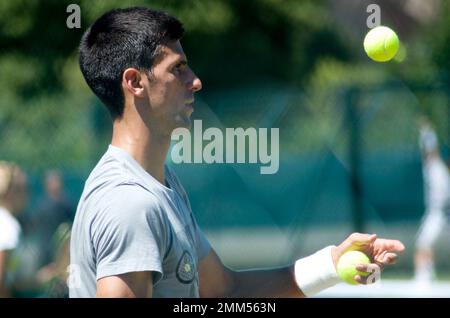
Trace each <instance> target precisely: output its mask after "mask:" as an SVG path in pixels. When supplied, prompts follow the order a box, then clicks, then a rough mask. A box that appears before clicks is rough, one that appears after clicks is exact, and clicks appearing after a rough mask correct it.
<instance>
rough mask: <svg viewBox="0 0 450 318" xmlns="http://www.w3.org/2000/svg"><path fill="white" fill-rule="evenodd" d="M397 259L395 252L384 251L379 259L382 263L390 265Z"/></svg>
mask: <svg viewBox="0 0 450 318" xmlns="http://www.w3.org/2000/svg"><path fill="white" fill-rule="evenodd" d="M396 261H397V254H395V253H386V254H385V255H384V257H383V260H382V261H381V262H382V263H383V264H384V265H392V264H395V263H396Z"/></svg>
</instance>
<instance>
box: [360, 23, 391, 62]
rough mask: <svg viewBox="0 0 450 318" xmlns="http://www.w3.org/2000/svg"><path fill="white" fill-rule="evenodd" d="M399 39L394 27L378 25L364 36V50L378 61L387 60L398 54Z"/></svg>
mask: <svg viewBox="0 0 450 318" xmlns="http://www.w3.org/2000/svg"><path fill="white" fill-rule="evenodd" d="M398 48H399V40H398V36H397V34H395V32H394V31H392V29H390V28H388V27H385V26H378V27H375V28H373V29H372V30H370V31H369V33H367V35H366V37H365V38H364V50H365V51H366V53H367V55H368V56H369V57H370V58H371V59H372V60H374V61H376V62H387V61H389V60H391V59H392V58H393V57H394V56H395V54H397V51H398Z"/></svg>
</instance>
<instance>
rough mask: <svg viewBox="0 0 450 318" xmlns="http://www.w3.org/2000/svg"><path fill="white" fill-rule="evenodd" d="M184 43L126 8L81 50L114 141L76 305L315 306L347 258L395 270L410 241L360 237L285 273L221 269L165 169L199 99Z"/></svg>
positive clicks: (91, 203)
mask: <svg viewBox="0 0 450 318" xmlns="http://www.w3.org/2000/svg"><path fill="white" fill-rule="evenodd" d="M183 33H184V30H183V26H182V24H181V23H180V22H179V21H178V20H177V19H176V18H174V17H171V16H169V15H167V14H166V13H164V12H160V11H155V10H151V9H146V8H128V9H116V10H112V11H110V12H107V13H105V14H104V15H103V16H101V17H100V18H99V19H98V20H97V21H95V23H94V24H93V25H92V26H91V27H90V28H89V29H88V30H87V31H86V32H85V34H84V36H83V38H82V40H81V45H80V68H81V71H82V73H83V75H84V77H85V79H86V82H87V84H88V85H89V86H90V88H91V89H92V91H93V92H94V93H95V94H96V95H97V96H98V97H99V98H100V100H101V101H102V102H103V103H104V104H105V106H106V107H107V108H108V110H109V112H110V114H111V117H112V121H113V133H112V141H111V144H110V146H109V148H108V150H107V151H106V153H105V154H104V155H103V157H102V158H101V159H100V161H99V162H98V164H97V166H96V167H95V168H94V170H93V171H92V172H91V174H90V176H89V178H88V179H87V181H86V184H85V187H84V191H83V194H82V196H81V199H80V202H79V205H78V208H77V213H76V217H75V221H74V225H73V229H72V239H71V277H70V280H69V282H70V284H69V287H70V296H71V297H95V296H97V297H152V296H153V297H199V296H200V297H227V296H234V297H302V296H312V295H315V294H316V293H318V292H320V291H321V290H323V289H325V288H327V287H330V286H333V285H334V284H336V283H338V282H339V279H338V277H337V275H336V269H335V268H336V263H337V260H338V259H339V256H340V255H342V254H343V253H344V252H345V251H347V250H361V251H364V252H365V253H367V254H368V255H369V256H370V257H371V258H372V260H373V263H374V264H372V265H373V266H375V267H377V268H379V267H383V266H384V265H387V264H392V263H394V262H395V260H396V258H397V253H398V252H401V251H403V249H404V246H403V244H402V243H401V242H399V241H397V240H387V239H379V238H377V237H376V235H369V234H360V233H354V234H352V235H350V236H349V237H348V238H347V239H345V240H344V242H342V243H341V244H339V245H338V246H328V247H325V248H324V249H322V250H320V251H318V252H317V253H315V254H313V255H311V256H308V257H305V258H302V259H299V260H297V261H296V262H294V263H293V264H290V265H289V266H286V267H282V268H275V269H261V270H249V271H233V270H231V269H229V268H228V267H226V266H225V265H224V264H223V263H222V262H221V260H220V258H219V256H218V255H217V254H216V252H215V251H214V249H213V248H212V247H211V245H210V243H209V242H208V240H207V238H206V237H205V235H204V234H203V232H202V230H201V229H200V228H199V226H198V224H197V222H196V220H195V217H194V215H193V213H192V211H191V208H190V205H189V200H188V197H187V195H186V192H185V191H184V189H183V187H182V185H181V184H180V182H179V180H178V179H177V177H176V175H175V174H174V172H173V171H171V170H170V169H169V168H168V167H167V166H165V165H164V161H165V159H166V155H167V152H168V150H169V144H170V141H171V133H172V131H173V130H174V129H175V128H177V127H190V124H191V120H190V117H191V114H192V112H193V110H194V98H195V97H194V96H195V93H196V92H198V91H199V90H200V89H201V88H202V83H201V81H200V79H199V78H198V77H197V76H196V75H195V74H194V72H193V71H192V70H191V68H190V67H189V64H188V60H187V58H186V55H185V53H184V52H183V48H182V46H181V44H180V39H181V38H182V36H183ZM358 268H359V269H360V270H362V271H369V268H368V266H367V265H360V266H359V267H358ZM356 279H357V280H358V281H359V282H360V283H363V284H364V283H366V278H362V277H360V276H357V277H356Z"/></svg>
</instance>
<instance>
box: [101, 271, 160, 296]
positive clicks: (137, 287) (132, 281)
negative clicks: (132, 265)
mask: <svg viewBox="0 0 450 318" xmlns="http://www.w3.org/2000/svg"><path fill="white" fill-rule="evenodd" d="M152 292H153V279H152V272H134V273H127V274H123V275H117V276H108V277H104V278H101V279H99V280H98V281H97V295H96V296H97V297H99V298H151V297H152Z"/></svg>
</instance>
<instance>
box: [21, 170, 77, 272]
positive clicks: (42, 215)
mask: <svg viewBox="0 0 450 318" xmlns="http://www.w3.org/2000/svg"><path fill="white" fill-rule="evenodd" d="M43 186H44V189H45V195H44V197H43V198H42V199H41V200H40V201H39V202H38V204H37V207H36V211H35V212H34V213H33V216H32V219H31V221H30V227H31V228H30V232H31V233H32V236H33V237H34V239H35V240H37V246H38V249H39V257H38V266H39V267H42V266H45V265H47V264H50V263H52V262H53V260H54V258H55V252H56V249H57V247H56V246H57V245H58V244H59V243H61V242H58V237H60V235H61V234H58V231H63V232H64V229H67V227H69V224H70V223H71V222H72V218H73V208H72V205H71V204H70V201H69V200H68V198H67V196H66V194H65V192H64V183H63V176H62V174H61V172H59V171H57V170H48V171H47V172H46V173H45V175H44V180H43Z"/></svg>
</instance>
